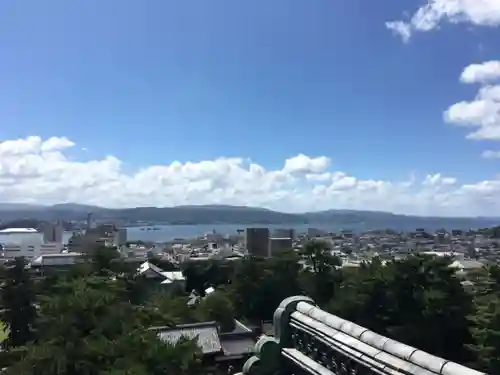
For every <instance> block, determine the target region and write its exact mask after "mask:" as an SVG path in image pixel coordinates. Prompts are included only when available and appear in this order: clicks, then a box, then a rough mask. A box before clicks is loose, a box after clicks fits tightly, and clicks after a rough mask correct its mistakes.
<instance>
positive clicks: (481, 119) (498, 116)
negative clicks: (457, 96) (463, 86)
mask: <svg viewBox="0 0 500 375" xmlns="http://www.w3.org/2000/svg"><path fill="white" fill-rule="evenodd" d="M499 78H500V61H488V62H485V63H483V64H472V65H469V66H467V67H466V68H465V69H464V70H463V71H462V74H461V76H460V80H461V81H462V82H464V83H491V82H493V81H495V80H498V79H499ZM444 120H445V121H446V122H448V123H451V124H455V125H458V126H464V127H469V128H472V129H474V130H473V131H472V132H471V133H469V134H468V135H467V138H468V139H475V140H500V84H490V85H483V86H482V87H480V88H479V91H478V93H477V95H476V97H475V98H474V99H473V100H471V101H461V102H458V103H455V104H453V105H451V106H450V107H449V108H448V109H447V110H446V111H445V113H444Z"/></svg>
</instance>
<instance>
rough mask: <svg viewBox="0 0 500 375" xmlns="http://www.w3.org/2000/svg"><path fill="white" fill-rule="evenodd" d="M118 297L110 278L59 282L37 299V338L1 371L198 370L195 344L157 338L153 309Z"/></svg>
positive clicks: (83, 374)
mask: <svg viewBox="0 0 500 375" xmlns="http://www.w3.org/2000/svg"><path fill="white" fill-rule="evenodd" d="M122 296H123V294H122V291H121V287H120V285H119V283H116V282H115V281H112V280H110V278H109V277H87V278H81V279H77V280H71V281H63V282H61V283H60V285H59V286H58V288H57V294H55V295H52V296H47V297H45V298H41V306H40V318H39V320H38V323H37V329H38V332H39V340H38V341H37V342H36V343H31V344H28V345H27V346H26V347H25V348H24V350H23V355H22V358H21V359H20V360H19V361H18V362H17V363H15V364H14V365H12V366H11V367H9V368H8V370H7V371H6V374H8V375H9V374H13V375H14V374H15V375H18V374H19V375H21V374H23V375H29V374H36V375H45V374H47V375H49V374H50V375H63V374H64V375H66V374H68V375H69V374H71V375H88V374H117V373H120V374H123V373H127V374H128V373H132V374H141V375H142V374H156V375H160V374H161V375H163V374H170V373H175V374H198V373H199V371H200V367H199V365H200V352H199V349H198V348H197V347H196V344H195V343H194V342H192V341H188V342H180V343H179V344H178V345H172V344H168V343H164V342H162V341H160V340H159V339H158V337H157V335H156V334H155V333H154V332H153V331H150V330H148V329H147V327H148V326H149V324H150V323H151V314H154V313H155V312H154V311H147V310H146V309H144V308H141V307H136V306H133V305H132V304H130V303H129V302H128V301H125V300H123V299H122Z"/></svg>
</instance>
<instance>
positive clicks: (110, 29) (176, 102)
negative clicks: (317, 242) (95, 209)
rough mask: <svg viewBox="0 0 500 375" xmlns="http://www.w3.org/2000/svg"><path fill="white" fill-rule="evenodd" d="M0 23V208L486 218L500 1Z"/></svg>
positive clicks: (51, 14)
mask: <svg viewBox="0 0 500 375" xmlns="http://www.w3.org/2000/svg"><path fill="white" fill-rule="evenodd" d="M29 3H30V6H26V4H18V3H15V2H9V3H2V4H0V25H1V26H0V29H1V31H2V32H1V33H0V46H2V49H3V51H4V56H3V58H2V61H0V82H2V85H1V90H0V116H1V124H2V125H0V142H1V143H0V201H1V202H19V203H39V204H55V203H61V202H72V203H81V204H90V205H99V206H104V207H111V208H115V207H116V208H118V207H134V206H174V205H184V204H188V205H189V204H228V205H248V206H259V207H266V208H270V209H273V210H279V211H283V212H305V211H315V210H326V209H331V208H336V209H358V210H380V211H390V212H394V213H403V214H415V215H436V216H497V213H498V211H499V209H500V177H499V170H498V165H499V164H498V162H499V159H500V146H499V144H498V141H499V140H500V84H499V80H500V47H499V46H498V43H495V41H496V40H498V38H499V37H500V30H499V29H498V26H499V25H500V1H499V0H485V1H482V2H479V1H476V2H465V1H464V2H456V1H450V0H434V1H430V0H429V1H428V2H426V1H417V0H407V1H397V0H390V1H387V2H384V4H383V5H381V4H379V3H376V2H368V3H367V2H366V1H362V0H354V1H353V0H351V1H346V0H342V1H336V2H332V1H318V2H314V3H307V4H306V3H301V2H297V3H291V2H289V1H285V0H276V1H273V2H264V1H262V0H258V1H254V2H251V3H250V2H249V3H241V2H238V3H235V2H230V1H226V0H221V1H215V2H210V4H209V3H204V2H197V3H196V6H193V4H190V2H181V1H172V2H163V1H159V0H158V1H156V0H155V1H151V2H148V3H147V4H143V3H139V2H134V1H132V0H126V1H123V2H120V5H116V3H115V4H111V3H109V4H106V3H102V2H98V1H86V2H83V1H75V2H71V3H68V2H64V1H61V0H52V1H47V2H43V4H42V3H39V2H34V1H32V2H29Z"/></svg>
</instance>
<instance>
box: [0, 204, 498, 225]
mask: <svg viewBox="0 0 500 375" xmlns="http://www.w3.org/2000/svg"><path fill="white" fill-rule="evenodd" d="M90 212H91V213H92V217H93V218H94V219H95V220H99V221H106V220H109V221H115V222H116V221H118V222H122V223H139V222H145V223H155V224H210V225H212V224H290V225H292V224H293V225H299V224H318V225H320V224H321V225H323V226H325V225H332V227H345V228H351V227H356V228H358V229H362V228H367V229H373V228H380V229H383V228H394V229H399V228H401V230H409V229H415V228H418V227H423V228H447V229H451V228H463V229H466V228H482V227H491V226H494V225H498V224H499V223H500V219H499V218H485V217H478V218H443V217H420V216H409V215H398V214H393V213H390V212H383V211H356V210H326V211H318V212H305V213H299V214H291V213H284V212H278V211H272V210H269V209H265V208H259V207H246V206H227V205H201V206H175V207H161V208H160V207H136V208H122V209H110V208H104V207H98V206H89V205H80V204H74V203H64V204H57V205H53V206H42V205H31V204H16V203H0V221H3V222H8V221H12V220H19V219H28V218H29V219H36V220H40V221H53V220H64V221H83V220H85V219H86V217H87V214H88V213H90Z"/></svg>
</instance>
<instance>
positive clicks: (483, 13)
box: [386, 0, 500, 41]
mask: <svg viewBox="0 0 500 375" xmlns="http://www.w3.org/2000/svg"><path fill="white" fill-rule="evenodd" d="M443 22H451V23H468V24H471V25H474V26H499V25H500V0H427V2H426V4H425V5H423V6H422V7H420V8H419V9H418V10H417V11H416V12H415V14H414V15H413V16H412V17H411V19H410V20H409V21H393V22H387V23H386V27H387V28H389V29H390V30H392V31H393V32H395V33H397V34H398V35H400V36H401V37H402V38H403V41H408V40H409V39H410V37H411V35H412V34H413V32H416V31H420V32H425V31H431V30H434V29H436V28H438V27H439V25H440V24H441V23H443Z"/></svg>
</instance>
